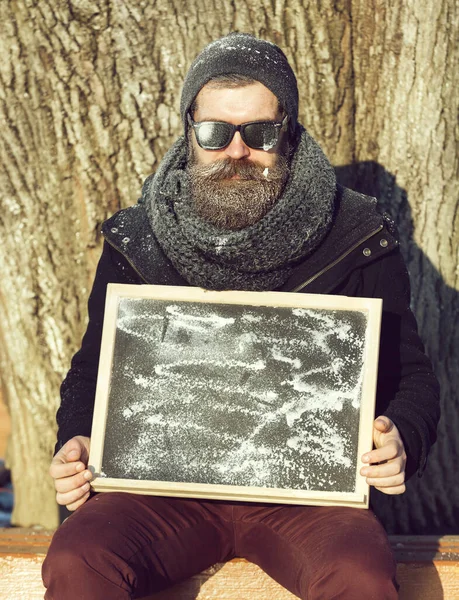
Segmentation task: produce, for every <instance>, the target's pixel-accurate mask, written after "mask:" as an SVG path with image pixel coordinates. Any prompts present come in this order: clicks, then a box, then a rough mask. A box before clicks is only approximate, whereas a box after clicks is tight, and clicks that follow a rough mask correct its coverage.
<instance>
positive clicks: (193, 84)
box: [180, 33, 298, 133]
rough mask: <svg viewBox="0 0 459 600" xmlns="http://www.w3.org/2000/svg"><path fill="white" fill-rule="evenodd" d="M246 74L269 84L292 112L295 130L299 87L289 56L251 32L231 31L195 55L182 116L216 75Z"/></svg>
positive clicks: (185, 126)
mask: <svg viewBox="0 0 459 600" xmlns="http://www.w3.org/2000/svg"><path fill="white" fill-rule="evenodd" d="M231 74H237V75H246V76H248V77H250V78H252V79H254V80H256V81H259V82H260V83H262V84H263V85H265V86H266V87H267V88H268V89H269V90H271V92H272V93H273V94H274V95H275V96H276V97H277V98H278V100H279V102H280V103H281V104H282V106H283V107H284V108H285V110H286V112H287V114H288V115H289V129H290V131H291V132H292V133H293V132H295V131H296V128H297V119H298V86H297V82H296V77H295V74H294V73H293V70H292V68H291V66H290V65H289V63H288V61H287V57H286V56H285V54H284V53H283V52H282V50H281V49H280V48H279V46H276V44H272V43H271V42H268V41H266V40H261V39H259V38H256V37H255V36H253V35H251V34H248V33H230V34H228V35H225V36H224V37H222V38H220V39H218V40H215V41H214V42H211V43H210V44H208V45H207V46H206V47H205V48H204V49H203V50H202V51H201V52H200V53H199V54H198V56H197V57H196V58H195V60H194V62H193V63H192V65H191V67H190V69H189V71H188V73H187V75H186V77H185V81H184V83H183V89H182V98H181V102H180V115H181V117H182V122H183V126H184V129H185V132H186V131H187V113H188V111H189V109H190V107H191V105H192V104H193V101H194V99H195V98H196V96H197V95H198V93H199V91H200V90H201V88H202V87H203V86H204V85H205V84H206V83H207V82H208V81H209V80H210V79H212V78H213V77H218V76H220V75H231Z"/></svg>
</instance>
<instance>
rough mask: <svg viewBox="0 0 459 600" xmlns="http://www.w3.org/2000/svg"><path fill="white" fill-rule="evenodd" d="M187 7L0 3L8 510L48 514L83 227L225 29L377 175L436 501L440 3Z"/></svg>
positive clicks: (444, 58) (449, 327)
mask: <svg viewBox="0 0 459 600" xmlns="http://www.w3.org/2000/svg"><path fill="white" fill-rule="evenodd" d="M202 6H203V5H202V3H200V2H198V1H197V0H194V1H188V2H185V0H175V1H173V0H170V1H166V0H157V1H156V2H154V1H147V0H143V1H139V0H124V1H123V2H120V1H118V0H91V1H90V0H68V2H55V1H54V0H39V1H38V0H4V1H3V2H1V3H0V22H1V23H2V28H3V32H2V35H1V36H0V56H1V57H2V61H0V114H1V117H2V122H3V128H2V129H3V131H2V136H1V138H0V162H1V164H2V166H3V169H2V170H0V185H1V189H2V195H1V198H2V200H1V203H2V210H1V211H0V232H1V235H2V243H1V244H0V261H1V263H0V264H2V266H3V282H4V285H3V286H2V290H1V291H0V304H1V309H2V319H1V322H0V336H1V337H0V376H1V380H2V386H3V390H4V397H5V399H6V401H7V403H8V406H9V410H10V413H11V417H12V435H11V438H10V444H9V448H8V456H7V458H8V464H9V466H10V468H11V469H12V475H13V484H14V489H15V495H16V505H15V509H14V514H13V522H14V523H15V524H18V525H24V526H28V525H33V524H41V525H44V526H46V527H54V526H55V525H56V524H57V510H56V505H55V503H54V492H53V487H52V482H51V480H50V478H49V477H48V475H47V469H48V466H49V462H50V460H51V456H52V448H53V445H54V442H55V430H56V427H55V412H56V409H57V407H58V404H59V384H60V382H61V380H62V378H63V377H64V376H65V373H66V371H67V369H68V367H69V363H70V358H71V356H72V354H73V353H74V352H75V351H76V350H77V348H78V347H79V344H80V341H81V337H82V334H83V332H84V329H85V324H86V301H87V297H88V294H89V290H90V286H91V281H92V278H93V274H94V270H95V265H96V263H97V260H98V256H99V253H100V249H101V238H100V233H99V229H100V225H101V223H102V222H103V221H104V219H105V218H107V217H108V216H109V215H110V214H112V213H113V212H115V211H116V210H118V209H119V208H121V207H123V206H127V205H130V204H132V203H134V202H135V201H136V199H137V197H138V196H139V194H140V187H141V184H142V182H143V180H144V179H145V177H146V176H147V175H148V174H149V173H150V172H152V171H153V170H154V169H155V168H156V165H157V164H158V163H159V161H160V160H161V158H162V156H163V155H164V153H165V151H166V150H167V149H168V148H169V146H170V144H171V143H172V141H173V140H174V139H175V138H176V137H177V135H179V134H180V133H181V123H180V117H179V103H180V90H181V85H182V81H183V78H184V75H185V73H186V71H187V69H188V67H189V65H190V63H191V61H192V59H193V58H194V56H195V55H196V54H197V52H198V51H199V50H200V49H201V48H202V47H203V46H204V45H205V44H206V43H207V42H210V41H211V40H212V39H215V38H216V37H218V36H220V35H223V34H225V33H228V32H230V31H233V30H241V31H248V32H251V33H254V34H255V35H258V36H260V37H265V38H266V39H269V40H271V41H273V42H275V43H277V44H279V45H280V46H281V47H282V48H283V49H284V50H285V52H286V54H287V57H288V58H289V60H290V61H291V64H292V67H293V68H294V70H295V72H296V75H297V78H298V84H299V90H300V120H301V122H302V123H303V124H304V125H305V126H306V127H307V129H308V130H309V131H310V133H311V134H312V135H313V136H314V137H315V138H316V139H317V140H318V142H319V143H320V144H321V145H322V147H323V148H324V150H325V152H326V153H327V155H328V156H329V158H330V160H331V161H332V162H333V164H336V165H341V170H339V173H340V174H341V175H340V176H341V177H342V179H343V180H346V181H353V182H354V184H355V185H354V187H358V186H360V188H362V187H364V188H365V189H364V190H362V191H365V190H366V191H370V193H372V192H373V191H376V192H377V193H374V194H373V195H378V196H379V197H380V198H381V201H382V203H383V205H384V206H388V207H390V209H391V211H392V212H393V213H395V214H394V216H395V217H396V218H397V221H398V223H399V225H400V229H401V235H402V238H403V239H404V241H405V243H404V252H405V255H406V258H407V261H408V264H409V268H410V271H411V275H412V281H413V298H414V301H415V308H416V313H417V315H418V319H419V323H420V327H421V333H422V336H423V338H424V340H425V341H426V342H427V347H428V350H429V354H430V356H431V357H432V359H433V361H434V363H435V365H436V368H437V372H438V374H439V376H440V378H441V380H442V384H443V397H442V401H443V406H444V410H445V416H446V418H447V421H446V420H445V421H444V422H443V424H442V429H441V430H440V432H441V443H439V444H438V445H437V448H436V454H435V456H434V460H433V461H432V468H433V469H434V470H433V472H435V468H437V467H438V468H439V469H440V470H441V477H442V478H443V479H442V480H443V482H444V487H443V488H442V492H444V494H445V497H446V499H447V500H448V497H449V496H452V495H453V484H452V475H451V473H448V472H447V470H446V468H444V467H443V465H445V466H446V464H449V462H450V461H449V458H448V456H449V455H448V445H450V444H451V443H452V442H453V438H455V436H454V434H453V431H454V430H453V429H451V427H453V426H456V429H457V424H458V423H457V418H458V417H457V411H454V410H453V408H454V406H455V404H454V403H455V402H457V401H456V399H455V396H454V391H453V390H454V384H455V383H456V386H457V384H458V383H459V381H458V379H459V374H458V368H457V364H458V361H457V352H458V348H459V345H458V344H457V343H456V344H455V343H454V342H457V337H455V335H456V336H457V334H454V324H455V323H456V324H457V306H458V300H457V291H456V290H457V288H458V280H457V279H458V271H457V266H456V265H457V251H458V244H457V241H458V225H459V222H458V216H457V178H456V179H455V176H457V148H456V139H455V137H454V133H455V129H454V127H455V116H456V112H457V98H456V97H455V96H454V95H453V89H454V84H455V83H457V72H458V69H457V67H458V61H457V56H458V49H457V48H455V47H454V43H453V42H454V37H455V33H456V32H457V20H458V16H457V7H456V3H455V1H454V0H444V2H442V3H440V4H439V5H435V6H433V5H432V3H431V2H428V1H427V0H416V1H415V0H411V1H409V2H402V1H401V0H392V1H391V2H390V3H387V2H385V3H384V2H379V1H373V2H371V1H370V2H368V0H337V1H335V2H331V1H330V0H328V1H326V2H319V1H316V2H312V1H311V2H308V1H306V0H303V1H301V0H276V2H274V1H272V0H257V1H256V2H255V0H246V1H244V2H242V1H241V0H235V1H234V2H233V3H228V2H225V0H213V1H211V2H208V3H206V9H205V10H203V8H202ZM357 164H359V165H360V166H361V167H362V168H360V170H358V169H357ZM344 165H345V166H346V167H345V168H344V167H343V166H344ZM382 165H383V166H382ZM391 193H392V196H390V194H391ZM410 207H411V208H410ZM456 406H457V404H456ZM454 419H455V421H454ZM455 439H456V442H454V443H456V446H455V452H456V455H455V456H457V454H458V453H459V452H458V449H457V437H456V438H455ZM456 493H457V492H456ZM416 494H418V491H417V490H416ZM448 495H449V496H448ZM435 498H436V497H435ZM432 502H434V501H432ZM432 502H431V499H430V497H429V507H430V506H431V504H432ZM454 502H455V505H454V506H456V507H458V506H459V501H458V500H457V498H455V499H454ZM405 506H408V507H409V506H410V500H409V498H408V500H406V501H405ZM407 511H408V512H409V509H407ZM450 512H451V510H450ZM420 519H421V521H422V518H421V517H420Z"/></svg>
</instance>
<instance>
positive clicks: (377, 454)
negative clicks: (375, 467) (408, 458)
mask: <svg viewBox="0 0 459 600" xmlns="http://www.w3.org/2000/svg"><path fill="white" fill-rule="evenodd" d="M401 454H402V449H401V447H400V445H399V444H397V443H396V442H389V443H387V444H385V445H384V446H381V448H377V449H376V450H372V451H371V452H368V453H367V454H364V455H363V456H362V461H363V462H365V463H370V464H373V463H380V462H383V461H384V460H392V459H394V458H397V457H398V456H401Z"/></svg>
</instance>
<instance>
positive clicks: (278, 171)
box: [189, 156, 288, 181]
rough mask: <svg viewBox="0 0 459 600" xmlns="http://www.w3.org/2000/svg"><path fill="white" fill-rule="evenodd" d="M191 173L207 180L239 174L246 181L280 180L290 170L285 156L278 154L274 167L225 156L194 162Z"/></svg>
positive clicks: (221, 178)
mask: <svg viewBox="0 0 459 600" xmlns="http://www.w3.org/2000/svg"><path fill="white" fill-rule="evenodd" d="M189 171H190V175H192V176H193V177H194V178H196V177H198V178H199V179H202V180H206V181H221V180H223V179H230V178H231V177H234V175H238V176H239V178H240V179H241V180H245V181H251V180H255V181H279V180H283V179H284V178H285V175H286V172H288V162H287V159H286V158H285V157H283V156H278V157H277V161H276V164H275V165H274V166H272V167H266V166H265V165H263V164H261V163H259V162H256V161H253V160H248V159H246V158H239V159H234V158H230V157H228V158H224V159H221V160H216V161H214V162H212V163H209V164H205V165H202V164H196V163H193V164H192V165H190V166H189Z"/></svg>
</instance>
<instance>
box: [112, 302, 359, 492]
mask: <svg viewBox="0 0 459 600" xmlns="http://www.w3.org/2000/svg"><path fill="white" fill-rule="evenodd" d="M367 316H368V315H367V312H366V311H365V310H361V311H355V310H326V309H306V308H277V307H266V306H263V307H258V306H241V305H233V304H206V303H201V302H174V301H164V300H154V299H138V298H137V299H133V298H122V299H120V300H119V308H118V317H117V322H116V338H115V348H114V355H113V366H112V375H111V382H110V390H109V399H108V414H107V424H106V434H105V444H104V452H103V460H102V471H103V472H104V473H106V474H107V476H108V477H113V478H121V479H144V480H152V481H170V482H193V483H212V484H225V485H238V486H257V487H266V488H286V489H300V490H319V491H341V492H352V491H353V490H354V488H355V477H356V475H355V473H356V461H357V446H358V429H359V411H360V399H361V390H362V379H363V362H364V353H365V343H366V336H367V320H368V319H367Z"/></svg>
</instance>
